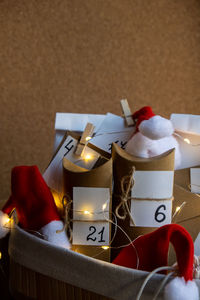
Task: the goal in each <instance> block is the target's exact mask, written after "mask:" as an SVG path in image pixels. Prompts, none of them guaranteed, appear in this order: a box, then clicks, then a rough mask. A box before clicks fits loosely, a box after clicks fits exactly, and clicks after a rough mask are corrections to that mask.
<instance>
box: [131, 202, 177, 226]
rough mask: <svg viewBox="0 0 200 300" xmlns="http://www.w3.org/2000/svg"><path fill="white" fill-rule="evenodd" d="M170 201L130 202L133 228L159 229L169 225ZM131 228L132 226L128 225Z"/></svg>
mask: <svg viewBox="0 0 200 300" xmlns="http://www.w3.org/2000/svg"><path fill="white" fill-rule="evenodd" d="M171 214H172V200H162V201H154V200H131V215H132V218H133V220H134V222H135V226H141V227H160V226H163V225H166V224H170V223H171ZM130 225H131V226H133V224H132V223H131V224H130Z"/></svg>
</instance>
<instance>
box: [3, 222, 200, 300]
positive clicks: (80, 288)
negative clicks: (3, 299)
mask: <svg viewBox="0 0 200 300" xmlns="http://www.w3.org/2000/svg"><path fill="white" fill-rule="evenodd" d="M9 255H10V260H11V263H10V268H11V272H10V290H11V294H12V296H13V298H14V299H20V300H21V299H22V300H23V299H32V300H33V299H37V300H58V299H59V300H60V299H62V300H92V299H94V300H111V299H113V300H133V299H135V298H136V295H137V293H138V291H139V289H140V287H141V285H142V283H143V282H144V279H145V277H146V276H147V274H148V273H147V272H143V271H138V270H132V269H128V268H124V267H119V266H116V265H113V264H111V263H108V262H103V261H100V260H97V259H94V258H91V257H87V256H84V255H82V254H79V253H75V252H74V251H70V250H66V249H63V248H61V247H57V246H54V245H52V244H50V243H48V242H46V241H44V240H41V239H39V238H38V237H35V236H33V235H31V234H29V233H27V232H25V231H24V230H22V229H20V228H19V227H18V226H16V227H15V228H14V229H12V232H11V235H10V241H9ZM163 277H164V276H163V275H155V276H154V277H153V279H151V280H150V282H149V283H148V284H147V286H146V288H145V291H144V293H143V295H142V300H146V299H152V295H153V294H154V293H155V291H156V290H157V287H158V286H159V285H160V283H161V281H162V280H163ZM197 284H198V285H199V286H200V284H199V280H198V281H197ZM157 299H163V293H162V292H161V294H160V295H159V297H158V298H157Z"/></svg>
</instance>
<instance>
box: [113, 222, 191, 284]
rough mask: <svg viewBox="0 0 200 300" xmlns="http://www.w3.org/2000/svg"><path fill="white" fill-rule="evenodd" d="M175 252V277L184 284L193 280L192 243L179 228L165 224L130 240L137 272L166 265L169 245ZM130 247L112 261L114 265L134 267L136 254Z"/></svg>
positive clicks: (186, 233) (178, 226) (180, 227)
mask: <svg viewBox="0 0 200 300" xmlns="http://www.w3.org/2000/svg"><path fill="white" fill-rule="evenodd" d="M170 242H171V243H172V245H173V246H174V249H175V251H176V257H177V263H178V267H179V273H180V274H179V275H180V276H183V277H184V278H185V280H186V281H188V280H192V278H193V257H194V244H193V241H192V238H191V236H190V234H189V233H188V232H187V231H186V230H185V229H184V228H183V227H182V226H180V225H177V224H169V225H165V226H162V227H160V228H159V229H157V230H155V231H154V232H152V233H149V234H146V235H143V236H141V237H139V238H138V239H136V240H135V241H133V243H132V244H133V245H134V247H135V248H136V251H137V254H138V257H139V267H138V269H139V270H144V271H149V272H151V271H153V270H154V269H156V268H158V267H162V266H167V265H168V250H169V243H170ZM136 251H135V249H134V248H133V247H132V245H129V246H127V247H125V248H124V249H123V250H122V251H121V252H120V253H119V255H118V256H117V257H116V258H115V259H114V261H113V263H114V264H116V265H120V266H124V267H128V268H133V269H136V268H137V255H136Z"/></svg>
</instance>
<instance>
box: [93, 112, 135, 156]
mask: <svg viewBox="0 0 200 300" xmlns="http://www.w3.org/2000/svg"><path fill="white" fill-rule="evenodd" d="M134 130H135V127H133V126H132V127H126V125H125V121H124V118H122V117H120V116H116V115H114V114H111V113H107V115H106V117H105V119H104V121H103V122H102V124H101V126H100V128H99V130H98V131H97V132H96V133H95V136H94V137H93V138H92V139H91V140H90V143H91V144H93V145H95V146H97V147H99V148H100V149H102V150H104V151H106V152H108V153H111V150H112V143H116V144H117V145H118V146H119V147H121V148H122V149H125V147H126V144H127V142H128V140H129V139H130V137H131V136H132V135H133V132H134Z"/></svg>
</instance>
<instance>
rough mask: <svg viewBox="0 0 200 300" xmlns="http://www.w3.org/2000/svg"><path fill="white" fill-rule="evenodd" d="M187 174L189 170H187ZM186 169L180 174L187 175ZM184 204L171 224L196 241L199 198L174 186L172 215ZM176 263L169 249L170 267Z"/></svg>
mask: <svg viewBox="0 0 200 300" xmlns="http://www.w3.org/2000/svg"><path fill="white" fill-rule="evenodd" d="M188 172H189V170H188ZM188 172H186V169H185V170H184V172H182V174H184V173H187V174H188ZM184 202H185V205H184V206H183V207H182V209H180V211H179V213H178V214H177V215H176V216H175V217H174V219H173V223H176V224H179V225H181V226H183V227H184V228H185V229H186V230H187V231H188V232H189V233H190V235H191V237H192V239H193V242H194V241H195V240H196V238H197V236H198V234H199V232H200V197H199V196H198V195H196V194H193V193H191V192H190V191H189V190H186V189H184V188H183V187H182V186H179V185H177V184H174V201H173V212H172V215H174V213H175V211H176V209H177V207H181V205H182V204H183V203H184ZM175 261H176V254H175V252H174V251H173V249H171V251H170V254H169V264H170V265H172V264H173V263H174V262H175Z"/></svg>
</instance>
